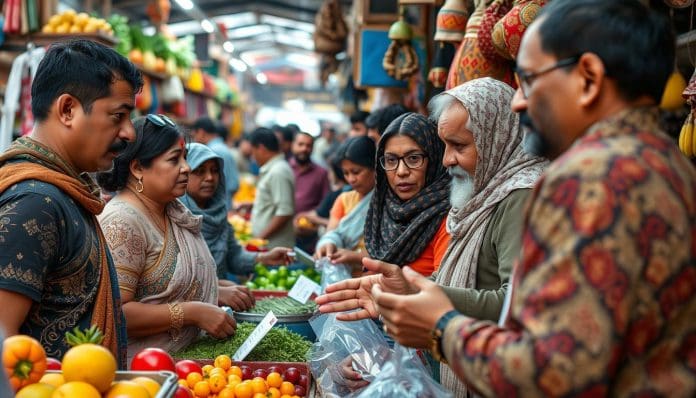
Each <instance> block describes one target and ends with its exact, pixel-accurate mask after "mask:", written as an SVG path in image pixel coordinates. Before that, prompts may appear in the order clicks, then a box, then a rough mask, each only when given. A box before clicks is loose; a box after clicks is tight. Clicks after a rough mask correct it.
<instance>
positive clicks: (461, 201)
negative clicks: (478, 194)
mask: <svg viewBox="0 0 696 398" xmlns="http://www.w3.org/2000/svg"><path fill="white" fill-rule="evenodd" d="M449 174H450V175H451V176H452V184H451V185H450V205H451V206H452V207H453V208H455V209H461V208H464V207H465V206H466V204H467V202H469V199H471V196H472V194H473V193H474V180H473V178H471V176H470V175H469V173H467V172H466V171H464V169H462V168H461V167H459V166H455V167H450V168H449Z"/></svg>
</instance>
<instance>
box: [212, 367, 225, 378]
mask: <svg viewBox="0 0 696 398" xmlns="http://www.w3.org/2000/svg"><path fill="white" fill-rule="evenodd" d="M212 375H222V377H227V371H226V370H225V369H223V368H213V369H211V370H210V372H208V377H211V376H212Z"/></svg>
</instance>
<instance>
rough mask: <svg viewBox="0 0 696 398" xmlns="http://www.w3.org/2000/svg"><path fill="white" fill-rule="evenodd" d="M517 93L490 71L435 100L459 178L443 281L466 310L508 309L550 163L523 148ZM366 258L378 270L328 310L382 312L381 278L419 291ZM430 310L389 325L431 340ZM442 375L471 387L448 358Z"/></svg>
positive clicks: (391, 287) (491, 314)
mask: <svg viewBox="0 0 696 398" xmlns="http://www.w3.org/2000/svg"><path fill="white" fill-rule="evenodd" d="M513 94H514V90H513V89H512V88H510V86H508V85H506V84H505V83H502V82H499V81H496V80H493V79H490V78H485V79H477V80H472V81H470V82H467V83H465V84H463V85H461V86H458V87H455V88H453V89H451V90H448V91H446V92H445V93H443V94H441V95H440V96H438V97H435V98H434V99H433V100H432V101H431V103H430V108H431V117H432V118H433V119H435V120H437V123H438V135H439V136H440V139H441V140H442V141H443V142H444V143H445V153H444V155H443V159H442V160H441V161H442V163H443V165H444V166H446V167H447V168H448V171H449V173H450V175H452V177H453V178H452V183H451V186H452V188H451V195H450V202H451V204H452V208H451V210H450V212H449V214H448V218H447V230H448V232H449V233H450V235H451V240H450V244H449V246H448V249H447V252H445V255H444V257H443V261H442V264H441V265H440V268H439V270H438V271H437V276H436V277H435V281H436V282H437V283H438V284H439V285H440V286H442V287H443V288H444V289H445V292H446V293H447V296H448V297H449V298H450V299H451V300H452V302H453V303H455V305H456V308H457V309H458V310H459V311H461V312H463V313H465V314H467V315H469V316H472V317H476V318H479V319H488V320H492V321H495V320H497V319H498V317H499V315H500V310H501V308H502V306H503V301H504V298H505V292H506V290H507V286H508V281H509V276H510V273H511V271H512V266H513V262H514V261H515V259H516V257H517V254H518V253H519V250H520V244H521V225H522V214H523V209H524V205H525V201H526V199H527V197H528V196H529V194H530V190H531V187H532V185H533V184H534V183H535V182H536V179H537V178H538V177H539V175H540V174H541V172H542V170H543V168H544V166H545V165H546V162H545V160H544V159H542V158H540V157H538V156H533V155H529V154H526V153H525V152H524V151H523V149H522V145H521V144H522V130H521V128H520V126H519V118H518V116H517V114H516V113H514V112H512V111H511V110H510V101H511V100H512V97H513ZM438 160H439V159H438ZM363 264H364V265H365V267H366V268H367V269H368V270H370V271H372V272H375V273H377V275H371V276H367V277H363V278H356V279H351V280H348V281H343V282H339V283H336V284H335V285H332V286H329V287H327V289H326V293H327V294H326V295H324V296H321V297H318V298H317V300H316V301H317V303H318V304H320V307H319V310H320V311H322V312H335V311H345V310H349V309H355V308H360V310H359V311H356V312H352V313H343V314H339V315H338V319H344V320H356V319H362V318H366V317H377V312H376V307H375V303H374V301H373V297H372V287H373V285H380V286H381V287H382V288H383V289H384V290H386V291H389V292H393V293H399V294H408V293H414V292H416V289H415V287H414V286H411V285H410V284H409V283H408V282H407V281H406V279H404V274H403V273H402V271H401V269H400V268H399V267H398V266H396V265H392V264H386V263H383V262H379V261H374V260H364V261H363ZM424 304H426V305H427V303H424ZM423 312H428V310H425V311H423V309H419V312H418V313H408V314H406V313H405V314H403V316H402V317H401V318H400V321H401V322H393V323H392V324H391V325H390V326H389V330H388V332H389V334H391V335H393V336H395V337H396V338H399V337H402V336H408V339H409V341H412V342H417V344H418V345H419V346H425V347H428V346H429V344H430V341H431V333H430V332H431V329H432V327H431V326H430V325H428V324H427V323H425V322H422V320H421V319H422V318H423ZM354 376H357V374H356V375H354ZM441 381H442V384H443V385H444V386H445V387H447V388H448V389H450V390H451V391H453V392H455V393H457V394H463V393H464V392H465V391H466V387H465V386H464V385H463V384H461V382H459V381H458V380H457V379H456V377H455V376H454V374H453V373H452V372H451V370H450V369H449V368H448V367H447V366H444V365H443V366H442V368H441Z"/></svg>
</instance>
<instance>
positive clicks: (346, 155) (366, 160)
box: [336, 136, 376, 170]
mask: <svg viewBox="0 0 696 398" xmlns="http://www.w3.org/2000/svg"><path fill="white" fill-rule="evenodd" d="M375 153H376V150H375V142H374V141H373V140H372V138H370V137H367V136H360V137H351V138H348V139H346V140H345V142H343V144H341V147H340V148H339V149H338V156H336V159H337V160H338V162H339V164H340V162H341V161H342V160H350V161H351V162H353V163H355V164H359V165H361V166H365V167H368V168H370V169H372V170H374V169H375Z"/></svg>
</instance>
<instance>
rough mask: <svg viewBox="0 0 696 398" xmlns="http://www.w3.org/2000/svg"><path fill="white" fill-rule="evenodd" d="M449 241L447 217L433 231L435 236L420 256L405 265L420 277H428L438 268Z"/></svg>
mask: <svg viewBox="0 0 696 398" xmlns="http://www.w3.org/2000/svg"><path fill="white" fill-rule="evenodd" d="M449 241H450V234H449V233H447V217H444V218H443V219H442V221H441V222H440V227H439V228H438V229H437V231H435V235H433V237H432V238H431V239H430V241H429V242H428V244H427V245H426V246H425V249H423V251H422V252H421V254H420V256H419V257H418V258H416V259H415V260H413V261H412V262H411V263H409V264H406V265H408V266H409V267H411V268H413V270H414V271H416V272H418V273H420V274H422V275H426V276H430V275H431V274H432V273H433V272H435V271H437V269H438V268H440V263H441V262H442V257H443V256H444V255H445V252H446V251H447V246H449Z"/></svg>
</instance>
